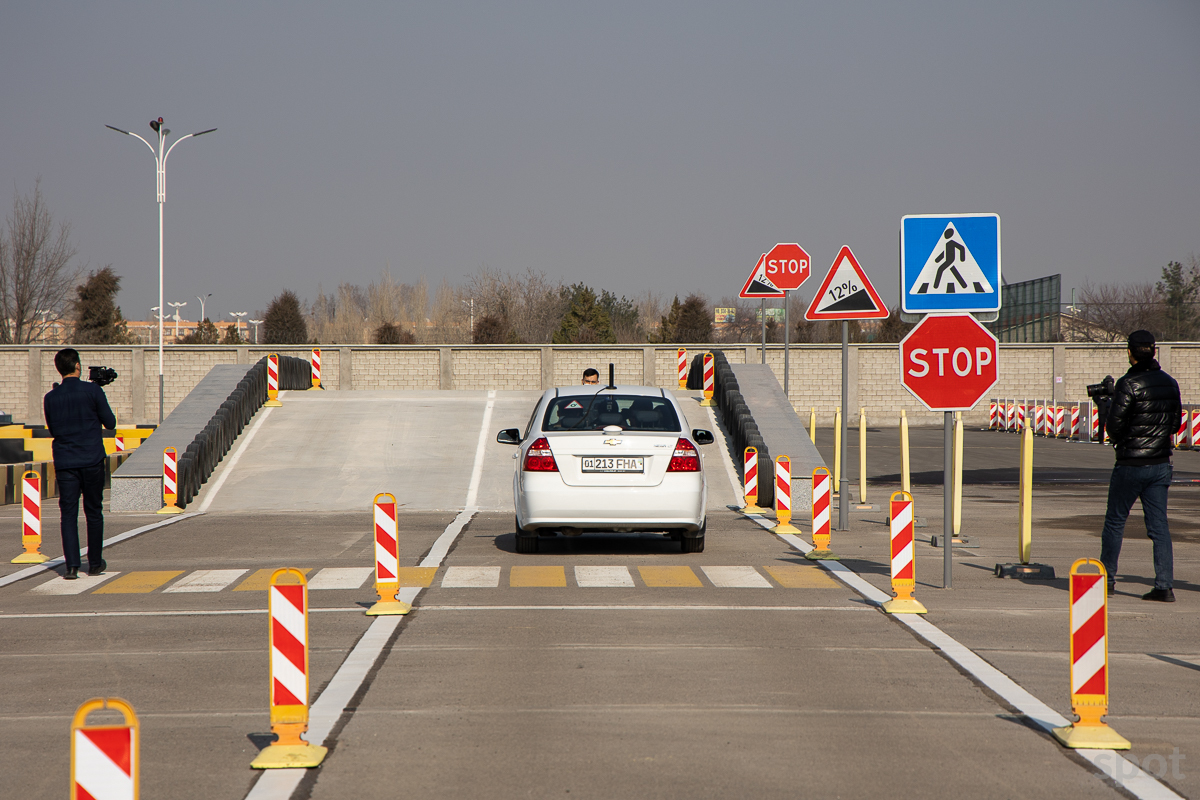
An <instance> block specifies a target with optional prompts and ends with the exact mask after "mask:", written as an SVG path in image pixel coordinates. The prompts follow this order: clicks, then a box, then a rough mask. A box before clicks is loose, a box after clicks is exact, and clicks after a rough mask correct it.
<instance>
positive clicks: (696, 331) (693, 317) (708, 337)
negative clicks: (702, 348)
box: [671, 294, 713, 344]
mask: <svg viewBox="0 0 1200 800" xmlns="http://www.w3.org/2000/svg"><path fill="white" fill-rule="evenodd" d="M671 310H672V311H674V307H672V309H671ZM674 327H675V338H674V341H675V342H679V343H683V344H686V343H697V344H701V343H705V342H711V341H712V328H713V318H712V312H711V310H710V309H709V307H708V302H707V301H706V300H705V299H704V298H703V297H701V296H700V295H696V294H691V295H688V297H687V299H686V300H684V301H683V304H682V305H681V306H679V316H678V319H677V320H676V322H675V326H674Z"/></svg>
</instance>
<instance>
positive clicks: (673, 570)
mask: <svg viewBox="0 0 1200 800" xmlns="http://www.w3.org/2000/svg"><path fill="white" fill-rule="evenodd" d="M638 573H639V574H641V576H642V583H644V584H646V585H647V586H652V587H656V588H657V587H676V586H686V587H695V588H700V587H701V586H703V585H704V584H703V583H701V582H700V579H699V578H698V577H696V573H694V572H692V568H691V567H638Z"/></svg>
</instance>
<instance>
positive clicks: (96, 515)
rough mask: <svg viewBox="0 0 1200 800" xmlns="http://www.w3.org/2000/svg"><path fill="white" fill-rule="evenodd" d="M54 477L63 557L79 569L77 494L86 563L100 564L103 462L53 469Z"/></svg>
mask: <svg viewBox="0 0 1200 800" xmlns="http://www.w3.org/2000/svg"><path fill="white" fill-rule="evenodd" d="M55 472H56V474H57V476H58V510H59V512H60V513H61V515H62V519H61V521H60V530H61V531H62V545H63V560H64V561H65V562H66V565H67V566H68V567H75V568H79V567H80V566H82V564H80V558H79V496H80V495H81V494H82V495H83V516H84V517H85V518H86V519H87V538H88V564H89V566H92V567H98V566H100V561H101V560H102V558H103V557H102V555H101V553H102V552H103V550H104V462H103V461H99V462H97V463H95V464H93V465H92V466H90V467H80V468H78V469H60V470H55Z"/></svg>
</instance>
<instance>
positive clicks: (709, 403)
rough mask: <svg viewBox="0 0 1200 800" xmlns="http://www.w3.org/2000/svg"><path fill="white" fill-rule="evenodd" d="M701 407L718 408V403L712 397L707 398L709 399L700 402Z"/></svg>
mask: <svg viewBox="0 0 1200 800" xmlns="http://www.w3.org/2000/svg"><path fill="white" fill-rule="evenodd" d="M700 407H701V408H716V407H717V401H716V400H713V399H712V398H711V397H710V398H707V399H705V400H701V401H700Z"/></svg>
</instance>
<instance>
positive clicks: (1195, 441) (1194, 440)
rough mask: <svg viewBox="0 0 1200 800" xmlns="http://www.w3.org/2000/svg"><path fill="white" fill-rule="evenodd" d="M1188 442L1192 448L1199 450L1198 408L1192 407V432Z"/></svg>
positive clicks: (1199, 422)
mask: <svg viewBox="0 0 1200 800" xmlns="http://www.w3.org/2000/svg"><path fill="white" fill-rule="evenodd" d="M1188 443H1189V444H1191V446H1192V449H1193V450H1200V408H1193V409H1192V432H1191V436H1190V437H1189V442H1188Z"/></svg>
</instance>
